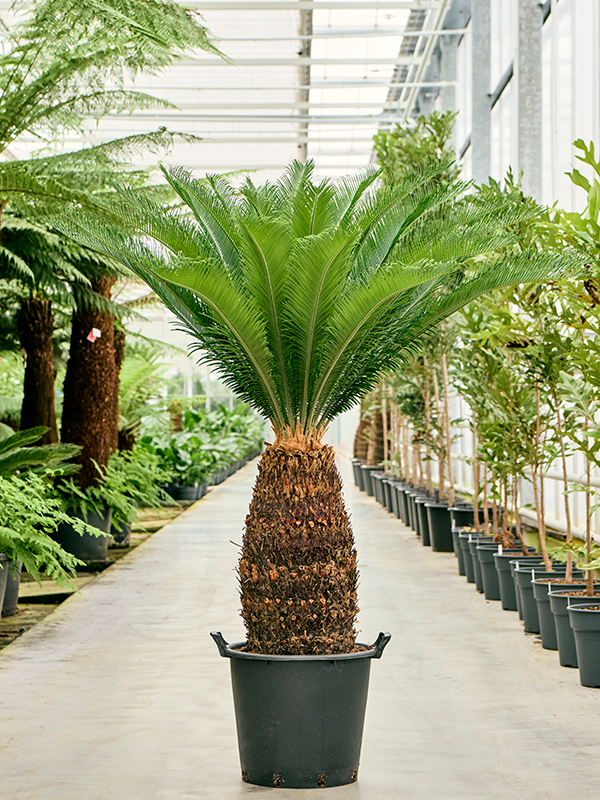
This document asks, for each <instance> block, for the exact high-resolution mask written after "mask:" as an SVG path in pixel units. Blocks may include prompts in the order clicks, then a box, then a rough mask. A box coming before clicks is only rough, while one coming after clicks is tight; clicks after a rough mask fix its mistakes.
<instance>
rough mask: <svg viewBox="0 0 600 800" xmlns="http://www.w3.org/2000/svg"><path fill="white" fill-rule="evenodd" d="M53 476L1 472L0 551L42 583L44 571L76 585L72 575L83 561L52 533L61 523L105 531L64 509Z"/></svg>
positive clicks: (93, 531) (51, 576)
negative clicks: (54, 491)
mask: <svg viewBox="0 0 600 800" xmlns="http://www.w3.org/2000/svg"><path fill="white" fill-rule="evenodd" d="M50 477H51V473H50V474H49V475H46V476H45V477H44V476H42V475H36V474H34V473H31V472H28V473H26V474H24V475H11V476H9V477H4V476H0V552H2V553H4V554H5V555H6V556H8V558H9V559H10V560H11V561H13V562H15V563H17V562H19V561H21V562H22V563H23V567H24V569H25V570H26V571H27V572H28V573H29V575H31V576H32V578H34V580H36V581H37V582H38V583H41V579H42V573H43V574H45V575H47V576H48V577H50V578H53V579H54V580H55V581H57V583H59V584H60V585H62V586H69V587H70V588H74V586H73V584H72V582H71V578H72V577H74V575H75V570H76V567H77V565H79V564H82V563H83V562H82V561H79V559H77V558H75V557H74V556H72V555H71V554H70V553H67V552H66V551H65V550H63V549H62V547H61V546H60V545H59V544H57V542H55V541H54V540H53V539H52V534H53V532H54V531H55V530H56V528H57V527H58V525H60V524H61V523H67V524H69V525H72V526H73V528H74V529H75V530H76V531H77V532H78V533H83V532H84V531H86V532H88V533H92V534H93V535H101V532H100V531H97V530H96V529H95V528H92V527H91V526H89V525H86V524H85V523H84V522H83V521H82V520H80V519H76V518H73V517H71V516H70V515H69V514H68V513H67V512H66V511H64V510H63V509H62V507H61V504H60V501H59V500H58V498H57V497H56V496H55V495H54V494H53V490H52V485H51V483H50V481H49V479H48V478H50ZM102 535H103V534H102Z"/></svg>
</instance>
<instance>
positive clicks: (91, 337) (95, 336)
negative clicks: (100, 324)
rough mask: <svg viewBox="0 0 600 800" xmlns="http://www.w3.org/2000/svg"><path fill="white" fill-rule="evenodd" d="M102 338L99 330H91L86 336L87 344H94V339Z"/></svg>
mask: <svg viewBox="0 0 600 800" xmlns="http://www.w3.org/2000/svg"><path fill="white" fill-rule="evenodd" d="M101 336H102V331H101V330H100V329H99V328H92V330H91V331H90V332H89V333H88V335H87V336H86V339H87V340H88V342H95V341H96V339H99V338H100V337H101Z"/></svg>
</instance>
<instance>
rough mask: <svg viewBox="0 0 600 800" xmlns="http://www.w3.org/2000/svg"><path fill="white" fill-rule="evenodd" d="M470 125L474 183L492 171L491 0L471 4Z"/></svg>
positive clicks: (479, 182) (483, 178)
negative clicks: (471, 96)
mask: <svg viewBox="0 0 600 800" xmlns="http://www.w3.org/2000/svg"><path fill="white" fill-rule="evenodd" d="M471 29H472V31H473V33H472V36H471V42H472V45H471V47H472V50H471V59H472V76H471V81H472V93H473V98H472V109H471V113H472V128H471V163H472V170H473V179H474V181H475V183H478V184H482V183H486V182H487V180H488V178H489V175H490V171H491V147H492V136H491V133H492V126H491V121H492V118H491V110H490V88H491V87H490V74H491V69H490V45H491V3H490V0H477V2H475V3H472V4H471Z"/></svg>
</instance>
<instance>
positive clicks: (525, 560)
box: [508, 553, 546, 620]
mask: <svg viewBox="0 0 600 800" xmlns="http://www.w3.org/2000/svg"><path fill="white" fill-rule="evenodd" d="M508 563H509V564H510V575H511V578H512V581H513V586H514V587H515V597H516V599H517V611H518V612H519V619H520V620H522V619H523V609H522V607H521V590H520V588H519V586H518V584H517V578H516V576H515V570H516V569H518V568H519V567H520V566H521V567H527V569H529V570H531V569H533V568H537V569H538V571H540V570H541V571H542V572H544V571H545V569H546V568H545V566H544V559H543V558H542V556H541V555H536V554H533V553H532V555H531V556H521V555H519V556H518V557H517V558H516V559H514V560H513V559H511V560H510V561H509V562H508Z"/></svg>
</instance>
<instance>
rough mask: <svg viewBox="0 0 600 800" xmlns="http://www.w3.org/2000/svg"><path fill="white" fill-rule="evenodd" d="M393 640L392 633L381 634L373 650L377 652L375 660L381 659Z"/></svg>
mask: <svg viewBox="0 0 600 800" xmlns="http://www.w3.org/2000/svg"><path fill="white" fill-rule="evenodd" d="M391 638H392V634H391V633H387V632H386V633H380V634H379V636H378V637H377V639H376V640H375V643H374V645H373V650H375V655H374V656H373V658H381V656H382V655H383V651H384V650H385V647H386V645H387V643H388V642H389V640H390V639H391Z"/></svg>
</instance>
